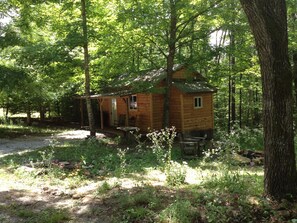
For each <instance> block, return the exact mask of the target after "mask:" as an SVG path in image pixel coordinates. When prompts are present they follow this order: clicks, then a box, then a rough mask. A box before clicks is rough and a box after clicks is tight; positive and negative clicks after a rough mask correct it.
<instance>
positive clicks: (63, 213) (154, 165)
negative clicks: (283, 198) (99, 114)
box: [0, 139, 297, 223]
mask: <svg viewBox="0 0 297 223" xmlns="http://www.w3.org/2000/svg"><path fill="white" fill-rule="evenodd" d="M44 160H46V161H47V162H43V161H44ZM49 161H50V162H52V165H49V164H48V162H49ZM45 163H47V164H46V165H45ZM61 163H62V164H63V165H64V164H65V163H67V165H68V166H67V168H66V166H63V165H62V164H61ZM38 164H42V165H38ZM65 165H66V164H65ZM0 167H1V168H2V169H1V172H0V181H1V182H2V181H3V182H4V181H5V180H7V179H11V180H15V181H17V182H22V183H23V184H26V185H34V186H35V187H38V185H47V187H54V188H59V190H62V191H66V192H65V194H66V195H63V196H65V199H72V198H71V196H70V195H67V193H68V192H67V191H70V192H73V191H74V192H75V191H77V190H78V191H79V189H81V188H83V190H81V191H83V192H84V193H86V191H87V190H86V189H85V188H84V187H88V186H90V185H95V186H94V187H93V188H94V189H93V190H90V192H88V193H89V194H88V195H92V196H93V197H94V198H88V199H89V200H88V199H83V198H82V199H80V197H79V196H78V198H77V199H80V200H76V201H74V204H73V205H77V206H75V208H80V207H81V206H83V202H84V200H88V203H87V208H86V209H85V212H80V214H79V216H78V215H75V214H74V213H69V212H70V211H71V210H70V209H69V210H68V209H62V210H60V209H57V208H54V207H55V206H54V205H51V207H46V208H44V209H41V210H39V211H36V210H35V209H34V208H33V207H30V206H24V205H15V206H8V208H7V207H6V208H4V206H0V210H1V211H3V212H4V213H6V214H8V215H10V216H14V217H15V218H18V219H21V220H22V222H33V223H34V222H45V223H47V222H53V223H54V222H67V221H68V220H69V219H70V216H75V217H78V218H83V217H85V219H84V220H85V222H100V221H101V220H102V219H108V220H106V221H104V222H110V223H112V222H122V223H124V222H157V223H158V222H159V223H167V222H168V223H178V222H181V223H186V222H202V223H204V222H205V223H206V222H218V223H220V222H222V223H225V222H230V223H231V222H232V223H236V222H242V223H244V222H255V223H256V222H294V221H293V220H294V219H297V213H296V210H297V208H296V204H290V205H286V206H282V208H279V206H275V204H273V203H271V202H269V201H268V200H266V199H265V198H264V197H263V170H262V167H261V166H260V167H256V166H254V167H251V166H248V165H246V166H242V165H236V163H232V165H230V163H229V162H224V160H223V159H217V160H216V159H208V160H207V159H205V160H203V159H196V160H190V161H189V162H188V164H185V163H183V160H182V159H181V154H180V150H179V147H178V145H175V146H174V147H173V148H172V162H171V165H169V164H168V165H167V166H166V168H164V165H162V164H160V160H158V157H156V155H155V154H154V152H153V150H152V149H151V148H150V147H143V148H141V149H139V148H137V149H136V148H134V147H133V146H130V147H129V149H128V148H125V147H123V145H121V144H118V142H117V141H114V142H112V139H109V140H106V139H104V140H82V141H76V142H73V143H67V144H64V145H54V146H51V147H48V148H43V149H40V150H36V151H33V152H28V153H23V154H17V155H8V156H4V157H2V158H0ZM27 168H29V169H27ZM29 170H30V171H29ZM8 176H9V177H8ZM10 187H13V185H11V186H10ZM43 187H44V186H43ZM63 196H62V195H61V197H60V199H63V198H64V197H63ZM0 199H1V192H0ZM73 199H74V198H73ZM6 200H7V199H6ZM50 204H51V203H50V202H49V205H50ZM75 208H74V209H75ZM280 210H282V211H280ZM284 210H285V211H286V212H284ZM91 218H92V219H91ZM0 219H1V217H0ZM73 220H74V222H75V219H73ZM102 221H103V220H102ZM3 222H5V221H3ZM20 222H21V221H20ZM82 222H83V221H82Z"/></svg>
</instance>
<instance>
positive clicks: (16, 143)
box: [0, 130, 103, 157]
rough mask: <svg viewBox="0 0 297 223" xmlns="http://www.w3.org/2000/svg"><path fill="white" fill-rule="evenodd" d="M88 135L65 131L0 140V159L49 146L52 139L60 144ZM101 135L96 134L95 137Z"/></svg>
mask: <svg viewBox="0 0 297 223" xmlns="http://www.w3.org/2000/svg"><path fill="white" fill-rule="evenodd" d="M89 134H90V131H85V130H73V131H66V132H63V133H60V134H57V135H54V137H52V136H24V137H20V138H16V139H0V157H1V156H5V155H8V154H11V153H17V152H23V151H30V150H34V149H37V148H41V147H45V146H49V145H50V143H51V141H52V139H53V138H54V139H55V140H57V141H58V142H60V143H63V142H67V141H71V140H80V139H85V138H86V137H87V136H88V135H89ZM100 135H102V136H103V134H98V133H97V137H98V136H100Z"/></svg>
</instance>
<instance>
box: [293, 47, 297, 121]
mask: <svg viewBox="0 0 297 223" xmlns="http://www.w3.org/2000/svg"><path fill="white" fill-rule="evenodd" d="M293 80H294V92H295V110H297V51H294V52H293ZM295 112H296V111H295ZM296 125H297V118H296V119H295V126H296Z"/></svg>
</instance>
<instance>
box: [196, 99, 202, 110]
mask: <svg viewBox="0 0 297 223" xmlns="http://www.w3.org/2000/svg"><path fill="white" fill-rule="evenodd" d="M194 108H202V97H194Z"/></svg>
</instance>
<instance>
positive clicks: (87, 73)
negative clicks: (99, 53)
mask: <svg viewBox="0 0 297 223" xmlns="http://www.w3.org/2000/svg"><path fill="white" fill-rule="evenodd" d="M81 15H82V28H83V48H84V71H85V96H86V103H87V112H88V120H89V128H90V136H95V135H96V131H95V122H94V115H93V109H92V103H91V98H90V96H91V92H90V69H89V47H88V27H87V15H86V2H85V0H81Z"/></svg>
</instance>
